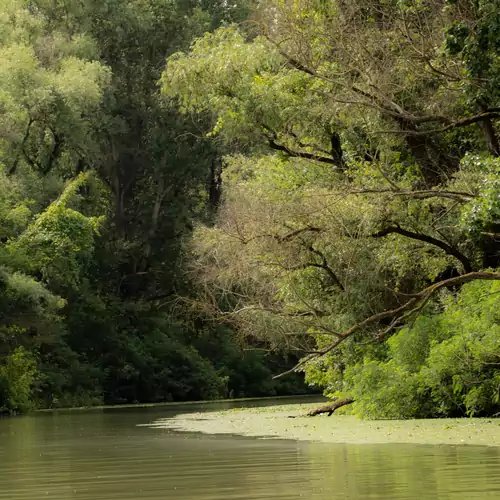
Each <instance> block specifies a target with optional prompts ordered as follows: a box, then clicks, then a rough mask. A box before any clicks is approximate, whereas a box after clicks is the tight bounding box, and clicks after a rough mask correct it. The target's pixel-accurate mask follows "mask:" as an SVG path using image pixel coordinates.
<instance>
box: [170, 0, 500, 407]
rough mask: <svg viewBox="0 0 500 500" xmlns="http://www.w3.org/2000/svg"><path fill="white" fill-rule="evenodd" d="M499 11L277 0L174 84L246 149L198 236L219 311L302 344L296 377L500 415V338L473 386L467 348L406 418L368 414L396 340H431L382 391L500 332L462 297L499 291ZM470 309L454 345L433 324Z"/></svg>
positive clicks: (183, 100) (476, 359)
mask: <svg viewBox="0 0 500 500" xmlns="http://www.w3.org/2000/svg"><path fill="white" fill-rule="evenodd" d="M499 12H500V9H498V2H496V1H482V2H472V1H465V0H464V1H458V2H444V1H437V0H429V1H424V2H414V1H391V2H378V1H372V2H361V1H360V2H342V1H335V2H322V1H319V0H297V1H292V2H279V1H268V2H263V3H262V5H261V8H260V9H259V10H258V11H257V12H255V14H254V15H253V18H252V21H251V22H249V23H248V25H244V26H243V27H237V26H233V27H229V28H222V29H219V30H218V31H216V32H215V33H213V34H207V35H205V36H204V37H202V38H201V39H199V40H197V41H196V42H195V43H194V44H193V47H192V49H191V50H190V51H189V52H187V53H178V54H175V55H173V56H172V57H171V58H170V59H169V61H168V63H167V67H166V69H165V72H164V74H163V90H164V93H165V95H166V96H167V98H169V99H170V100H171V102H172V103H173V104H175V105H177V106H178V107H179V108H180V109H181V110H182V111H183V112H185V113H190V114H199V113H208V114H210V116H212V120H213V122H212V127H211V129H210V130H208V131H207V133H208V134H209V135H210V136H213V137H214V138H218V140H219V141H221V142H224V143H226V144H230V145H231V146H232V147H235V148H236V149H237V150H238V151H239V152H240V155H233V156H232V157H229V158H227V159H226V164H227V165H228V168H227V169H226V171H225V177H224V183H225V184H224V185H225V196H224V204H223V206H222V208H221V209H220V211H219V216H218V223H217V225H216V226H215V227H214V228H206V227H199V228H198V230H197V235H196V238H195V240H194V243H193V252H194V256H195V257H194V260H193V269H194V270H195V272H196V273H197V275H198V279H199V280H200V282H201V283H202V284H203V285H204V286H203V288H204V290H205V294H204V296H203V298H202V299H201V303H202V304H205V305H207V306H208V307H209V309H211V310H212V311H215V314H217V315H219V317H221V318H222V319H224V320H226V321H230V322H232V323H233V324H235V325H237V327H238V328H239V330H240V332H242V333H243V334H244V335H246V336H247V337H251V338H258V339H261V340H262V341H263V342H265V343H266V344H267V345H268V346H269V347H271V348H277V349H288V350H290V349H291V350H297V351H298V352H301V353H302V354H303V358H302V360H301V361H300V362H299V364H298V365H297V367H296V369H302V368H305V369H306V370H307V373H308V376H309V378H310V380H311V381H312V382H315V383H318V384H320V385H321V386H323V387H324V388H325V389H326V391H327V392H328V393H330V394H337V395H339V394H346V393H347V394H351V395H352V394H354V395H355V397H356V400H357V403H355V405H356V407H357V409H358V411H359V412H360V413H362V414H365V415H369V416H377V415H378V416H380V415H383V416H429V415H430V416H433V415H439V414H454V413H457V414H461V413H462V412H469V413H474V412H476V413H481V412H483V413H485V414H491V413H495V411H498V404H499V403H498V401H499V394H498V387H497V388H495V387H493V386H490V385H488V384H489V382H488V383H486V381H487V380H489V379H491V377H490V375H491V372H490V369H491V366H492V363H495V361H492V360H496V359H498V358H499V357H500V351H499V350H498V348H497V347H495V345H494V344H488V345H490V347H491V349H490V350H489V351H488V353H487V354H485V353H483V354H484V355H483V354H481V355H477V356H476V355H475V354H474V355H472V354H471V356H470V357H469V358H470V360H471V361H470V364H471V366H474V369H473V370H472V368H471V370H472V371H471V373H472V372H473V373H474V376H472V375H471V376H470V377H469V378H467V376H462V375H460V376H459V370H458V368H457V357H456V356H459V357H460V356H462V359H469V358H467V356H466V355H465V354H464V353H463V352H462V353H461V354H460V353H459V354H457V352H458V351H453V354H450V356H449V358H448V359H447V361H446V363H444V362H441V364H445V365H446V369H444V368H443V370H442V372H443V376H442V379H439V382H438V381H436V380H437V379H435V380H434V382H433V384H434V385H432V384H431V382H430V381H429V380H430V379H429V378H428V377H427V378H426V377H424V376H422V378H421V379H419V380H421V386H418V387H416V388H415V387H413V386H411V384H406V387H407V388H408V391H409V392H411V391H413V392H414V393H418V394H419V398H420V399H419V398H416V399H415V398H413V399H411V398H407V397H405V398H403V397H400V398H399V400H400V401H410V402H409V403H408V405H407V406H405V407H404V408H403V406H402V404H401V405H398V404H397V401H396V400H397V399H398V397H399V396H394V397H393V398H392V399H391V398H390V397H389V398H386V399H385V400H384V402H383V404H382V403H381V404H380V405H378V406H377V405H375V406H373V405H372V406H370V404H369V403H366V401H368V400H370V398H371V399H372V400H373V399H374V394H376V393H377V391H378V390H379V389H380V385H377V384H374V383H368V381H367V380H368V378H369V373H370V372H369V371H368V370H367V371H366V372H364V371H363V368H362V367H363V366H364V364H365V363H370V362H371V361H373V362H374V363H375V364H376V365H378V364H384V363H389V362H391V360H393V359H394V358H396V357H397V352H398V349H396V348H395V347H394V346H398V345H401V342H402V341H401V342H399V341H397V340H392V339H391V342H392V344H391V349H388V346H387V344H385V343H384V342H382V341H384V340H387V339H388V338H390V337H391V336H393V339H398V338H399V339H405V338H411V339H412V340H411V342H417V343H418V340H416V339H418V336H417V337H415V335H413V334H412V332H415V331H416V332H419V333H420V334H421V336H422V338H423V339H424V340H422V346H423V347H421V349H420V350H419V349H417V348H416V347H415V349H414V352H415V356H417V357H418V359H419V361H418V362H416V361H415V362H413V364H412V363H409V364H407V365H404V366H405V368H404V370H403V369H401V370H400V371H401V373H399V377H398V376H396V375H397V374H398V372H397V371H395V372H391V371H390V370H387V371H386V372H384V373H386V374H388V373H390V374H391V376H392V378H390V379H388V378H387V377H385V378H381V379H380V380H383V381H385V382H386V385H387V386H388V387H397V386H398V384H399V385H403V386H404V385H405V384H404V382H401V380H403V381H404V380H405V378H406V377H408V376H411V374H414V373H417V372H418V373H420V372H421V370H423V369H424V368H425V369H426V370H427V373H428V372H429V370H430V369H431V368H432V366H431V365H429V363H431V361H430V360H431V359H432V360H433V361H432V362H436V359H437V357H438V355H437V354H435V353H434V354H433V352H434V351H432V346H433V345H438V344H439V345H441V343H443V342H450V343H452V340H450V338H451V337H453V338H454V335H457V336H458V337H457V338H459V339H461V340H464V341H465V338H464V337H462V336H461V335H462V333H463V332H464V331H469V330H470V329H472V331H473V332H474V335H472V336H471V337H470V339H469V340H470V344H469V345H468V346H467V348H466V349H465V351H464V352H472V353H474V352H476V351H477V347H478V345H479V344H480V343H481V339H482V338H483V337H482V335H485V336H487V335H488V334H491V335H493V333H492V332H493V330H494V328H493V326H492V325H493V324H494V320H493V319H492V318H491V317H489V318H484V317H483V318H482V321H483V325H484V332H482V333H481V331H480V330H475V328H480V327H479V326H478V325H479V324H480V321H479V320H478V322H477V323H475V326H471V324H467V321H468V318H469V319H470V318H472V317H475V316H474V314H473V313H472V312H471V311H470V310H469V309H467V308H462V309H461V308H460V307H459V306H457V304H460V303H461V301H467V300H470V295H468V294H473V295H474V294H475V295H474V296H475V297H476V298H477V297H478V294H479V296H480V295H481V294H480V293H479V292H478V289H477V288H470V287H467V286H465V287H464V288H463V291H460V290H461V288H462V286H463V285H465V284H466V283H469V282H472V281H476V280H486V281H488V280H493V281H494V280H498V279H500V273H499V272H497V271H496V270H495V268H496V267H497V266H498V265H499V262H500V261H499V255H500V253H499V251H500V246H499V244H498V240H499V238H500V235H499V234H498V232H499V231H498V230H499V227H500V226H499V223H500V220H499V219H498V217H499V214H500V205H499V204H498V201H497V200H498V195H499V190H500V185H499V182H498V173H499V168H500V162H499V159H498V154H499V147H498V135H497V130H496V127H497V124H498V119H499V117H500V95H499V94H498V88H499V87H498V78H499V75H500V65H499V62H498V61H499V58H498V53H499V49H500V45H499V38H498V36H497V33H498V31H499V29H500V13H499ZM235 256H237V258H235ZM482 290H483V292H484V293H485V294H486V295H488V293H489V292H488V289H487V287H486V288H483V289H482ZM457 294H458V295H457ZM466 297H469V299H467V298H466ZM443 311H444V312H443ZM453 311H455V312H454V314H459V315H460V314H462V318H461V321H458V322H456V323H455V324H454V328H453V330H451V331H450V332H449V333H448V335H442V334H441V333H440V334H437V333H435V332H436V331H438V330H439V332H442V331H441V329H439V328H438V327H437V326H436V324H435V323H432V324H431V323H425V321H426V319H425V318H427V317H431V318H437V319H436V321H438V319H439V318H440V317H441V316H440V315H441V314H443V315H445V316H444V317H448V316H446V314H448V315H452V314H453ZM457 311H458V312H457ZM465 311H468V312H465ZM422 322H424V323H425V324H427V326H428V328H429V329H430V330H431V331H430V332H429V331H427V332H426V329H425V327H424V326H422V325H424V323H422ZM460 325H461V326H460ZM488 325H489V326H488ZM461 328H462V332H461ZM491 328H493V330H491ZM408 332H410V333H408ZM453 341H456V339H455V340H453ZM398 342H399V344H398ZM411 342H410V343H409V344H408V343H406V344H405V345H406V347H407V350H408V352H412V349H411V348H409V347H408V346H409V345H411ZM457 342H458V341H457ZM443 345H444V344H443ZM401 350H402V351H403V350H404V349H403V348H401ZM417 353H418V354H417ZM450 353H451V351H450ZM476 354H477V352H476ZM433 356H434V357H433ZM403 364H404V363H403ZM424 365H425V366H424ZM408 366H411V367H412V368H411V369H410V368H408ZM356 367H361V368H359V370H357V369H356ZM423 367H424V368H423ZM412 370H413V371H412ZM424 371H425V370H424ZM364 373H365V375H366V377H365V375H363V374H364ZM354 374H355V375H354ZM394 374H396V375H394ZM364 377H365V378H364ZM457 377H458V378H457ZM376 379H377V377H376V376H374V377H372V379H371V380H372V382H373V380H376ZM458 379H460V380H461V382H460V383H457V380H458ZM431 385H432V387H438V386H439V385H441V386H442V387H444V388H447V389H449V393H446V397H449V398H451V400H452V403H451V404H449V405H447V404H442V403H443V401H442V400H443V398H444V397H445V396H444V395H443V393H439V394H440V395H436V394H438V392H439V391H438V392H433V389H432V387H431ZM486 386H488V387H486ZM361 387H364V388H365V390H360V388H361ZM478 387H481V390H482V391H483V393H482V396H481V397H479V396H478V397H476V396H477V394H478V393H479V392H480V391H479V390H478ZM478 391H479V392H478ZM389 392H390V391H389ZM445 392H446V391H445ZM392 394H393V395H398V394H399V395H401V391H400V392H398V391H397V390H395V389H394V390H393V391H392ZM420 396H421V397H420ZM363 397H366V400H363ZM439 398H441V401H440V400H439Z"/></svg>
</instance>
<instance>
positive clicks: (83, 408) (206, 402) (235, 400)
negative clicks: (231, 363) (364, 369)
mask: <svg viewBox="0 0 500 500" xmlns="http://www.w3.org/2000/svg"><path fill="white" fill-rule="evenodd" d="M307 398H321V399H325V398H324V397H323V396H322V395H321V394H290V395H287V396H263V397H248V398H233V399H204V400H199V401H164V402H160V403H125V404H116V405H96V406H63V407H60V408H38V409H35V410H32V411H29V412H27V413H25V414H23V415H29V414H34V413H51V412H73V411H94V410H95V411H103V410H128V409H133V408H139V409H140V408H162V407H165V408H175V407H176V406H180V407H183V406H191V405H192V406H196V405H210V404H226V403H227V404H232V403H252V402H257V401H263V402H266V401H273V400H277V401H279V400H287V399H307ZM325 401H326V399H325ZM318 404H320V403H318Z"/></svg>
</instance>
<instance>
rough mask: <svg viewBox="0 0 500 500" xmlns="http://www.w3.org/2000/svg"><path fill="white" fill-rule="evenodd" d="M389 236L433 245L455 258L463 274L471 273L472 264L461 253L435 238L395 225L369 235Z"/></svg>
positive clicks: (373, 236) (375, 236)
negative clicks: (397, 235)
mask: <svg viewBox="0 0 500 500" xmlns="http://www.w3.org/2000/svg"><path fill="white" fill-rule="evenodd" d="M389 234H399V235H401V236H405V237H406V238H410V239H413V240H417V241H422V242H424V243H429V244H430V245H434V246H435V247H438V248H440V249H441V250H443V251H444V252H446V253H447V254H448V255H451V256H453V257H455V258H456V259H457V260H458V261H460V263H461V264H462V266H463V268H464V271H465V273H470V272H472V264H471V262H470V260H469V259H468V258H467V257H466V256H465V255H464V254H463V253H462V252H459V251H458V250H457V249H456V248H454V247H452V246H451V245H449V244H448V243H445V242H444V241H441V240H438V239H437V238H434V237H432V236H429V235H427V234H421V233H415V232H413V231H408V230H407V229H403V228H402V227H399V226H397V225H395V226H388V227H386V228H384V229H382V230H380V231H378V232H376V233H374V234H371V235H370V236H371V237H372V238H383V237H384V236H388V235H389Z"/></svg>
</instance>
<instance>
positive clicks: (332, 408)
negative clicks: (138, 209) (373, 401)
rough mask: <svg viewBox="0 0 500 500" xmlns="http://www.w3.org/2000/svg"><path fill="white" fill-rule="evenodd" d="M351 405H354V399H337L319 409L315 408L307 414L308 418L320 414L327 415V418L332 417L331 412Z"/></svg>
mask: <svg viewBox="0 0 500 500" xmlns="http://www.w3.org/2000/svg"><path fill="white" fill-rule="evenodd" d="M351 403H354V399H351V398H345V399H338V400H337V401H333V403H328V404H326V405H323V406H320V407H319V408H315V409H314V410H311V411H309V412H307V416H308V417H315V416H316V415H321V414H322V413H328V416H330V415H332V414H333V412H334V411H335V410H337V409H339V408H341V407H342V406H346V405H350V404H351Z"/></svg>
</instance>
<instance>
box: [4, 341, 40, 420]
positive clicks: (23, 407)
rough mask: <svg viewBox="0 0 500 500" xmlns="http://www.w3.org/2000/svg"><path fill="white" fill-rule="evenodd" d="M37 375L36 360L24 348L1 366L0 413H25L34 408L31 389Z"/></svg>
mask: <svg viewBox="0 0 500 500" xmlns="http://www.w3.org/2000/svg"><path fill="white" fill-rule="evenodd" d="M36 375H37V370H36V360H35V359H34V357H33V355H32V354H31V353H29V352H27V351H26V350H25V349H23V348H22V347H19V348H17V349H15V350H14V351H13V352H12V354H10V355H9V356H8V357H7V358H6V360H5V361H4V363H3V364H0V413H2V412H9V413H17V412H24V411H27V410H29V409H30V408H31V407H32V397H31V389H32V385H33V383H34V380H35V377H36Z"/></svg>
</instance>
